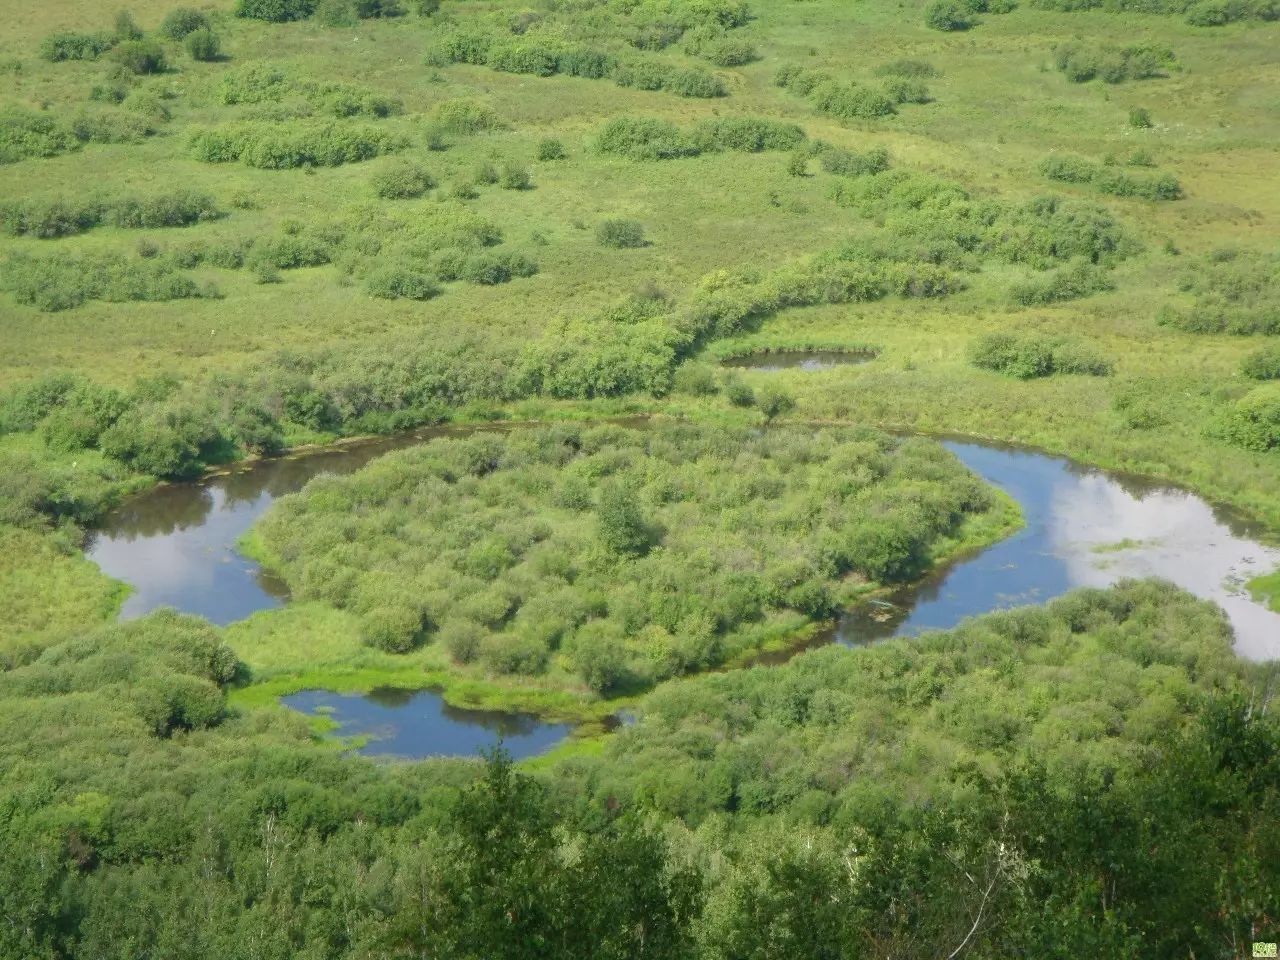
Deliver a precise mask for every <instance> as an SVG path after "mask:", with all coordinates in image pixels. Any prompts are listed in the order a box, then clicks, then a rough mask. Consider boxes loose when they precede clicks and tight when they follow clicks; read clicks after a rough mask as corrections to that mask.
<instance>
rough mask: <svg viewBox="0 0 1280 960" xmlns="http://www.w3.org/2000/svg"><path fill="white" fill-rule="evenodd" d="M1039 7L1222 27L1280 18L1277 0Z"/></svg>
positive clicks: (1068, 1) (1125, 0)
mask: <svg viewBox="0 0 1280 960" xmlns="http://www.w3.org/2000/svg"><path fill="white" fill-rule="evenodd" d="M1031 6H1033V7H1035V8H1037V9H1039V10H1060V11H1064V12H1074V11H1078V10H1099V9H1100V10H1106V11H1107V12H1110V13H1123V12H1128V11H1132V12H1135V13H1154V14H1177V15H1182V16H1185V18H1186V21H1187V23H1189V24H1191V25H1192V26H1196V27H1220V26H1223V25H1224V24H1227V23H1234V22H1235V21H1238V20H1276V19H1280V7H1277V6H1276V3H1275V0H1031Z"/></svg>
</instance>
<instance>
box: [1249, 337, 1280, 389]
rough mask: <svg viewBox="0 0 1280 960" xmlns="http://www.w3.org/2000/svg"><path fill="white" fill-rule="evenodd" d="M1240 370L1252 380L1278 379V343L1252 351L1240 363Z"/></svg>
mask: <svg viewBox="0 0 1280 960" xmlns="http://www.w3.org/2000/svg"><path fill="white" fill-rule="evenodd" d="M1240 372H1241V373H1243V374H1244V375H1245V376H1246V377H1249V378H1250V379H1252V380H1280V343H1273V344H1271V345H1270V346H1267V347H1263V348H1261V349H1260V350H1255V351H1253V353H1251V354H1249V355H1248V356H1247V357H1245V358H1244V361H1243V362H1242V363H1241V364H1240Z"/></svg>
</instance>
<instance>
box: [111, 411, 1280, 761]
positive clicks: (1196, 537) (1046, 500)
mask: <svg viewBox="0 0 1280 960" xmlns="http://www.w3.org/2000/svg"><path fill="white" fill-rule="evenodd" d="M495 428H496V429H509V427H506V428H503V427H498V426H496V427H495ZM450 432H452V433H454V434H455V435H456V434H457V433H458V431H447V430H430V431H422V432H420V433H417V434H412V435H405V436H399V437H395V438H389V439H385V440H378V441H372V442H369V443H361V444H354V445H351V446H345V447H340V448H337V449H331V450H326V451H323V452H320V453H316V454H311V455H305V456H299V457H294V458H287V459H279V460H266V461H262V462H260V463H256V464H254V465H252V466H249V467H246V468H245V469H242V470H239V471H237V472H233V473H230V474H227V475H225V476H219V477H214V478H211V479H209V480H206V481H202V482H200V483H192V484H174V485H171V486H166V487H160V488H157V489H155V490H153V491H151V492H149V493H146V494H144V495H142V496H139V497H136V498H133V499H132V500H130V501H129V502H128V503H126V504H124V505H123V506H121V507H120V508H119V509H117V510H115V511H114V512H112V513H111V514H110V515H108V516H107V517H106V518H105V520H104V522H103V524H102V527H101V529H100V530H99V531H98V532H97V533H96V534H95V536H94V538H93V541H92V543H91V545H90V547H89V550H88V553H89V556H90V557H91V558H92V559H93V560H95V561H97V563H98V564H99V565H100V566H101V567H102V568H103V570H104V571H106V572H107V573H108V574H110V575H111V576H113V577H116V578H118V579H120V580H123V581H125V582H126V583H129V584H131V585H132V586H133V588H134V592H133V594H132V595H131V596H130V597H129V598H128V600H127V601H126V602H125V605H124V609H123V611H122V614H121V615H122V616H123V617H137V616H141V615H142V614H144V613H146V612H148V611H150V610H154V609H156V608H157V607H161V606H172V607H175V608H177V609H179V610H183V611H186V612H189V613H196V614H200V615H201V616H204V617H207V618H208V619H209V620H211V621H213V622H214V623H219V624H226V623H231V622H232V621H235V620H239V619H242V618H243V617H246V616H248V615H249V614H251V613H253V612H254V611H257V610H263V609H268V608H271V607H276V606H279V605H280V604H282V603H284V602H285V601H286V600H287V599H288V591H287V590H286V589H285V586H284V584H283V583H280V582H279V581H277V580H276V579H274V578H273V577H271V576H269V575H267V574H265V573H264V572H263V571H262V570H260V569H259V568H258V566H257V565H256V564H254V563H253V562H251V561H249V560H247V559H246V558H244V557H242V556H240V555H239V554H238V553H237V551H236V547H235V545H236V541H237V539H238V538H239V537H240V536H241V535H242V534H243V533H244V532H245V531H246V530H248V529H249V527H250V526H252V524H253V522H254V520H256V519H257V518H258V517H259V516H261V515H262V513H263V512H264V511H265V510H266V509H267V508H268V507H269V506H270V505H271V503H272V502H273V501H274V500H275V499H276V498H277V497H280V496H283V495H284V494H287V493H292V492H294V491H296V490H299V489H301V487H302V486H303V485H304V484H305V483H306V482H307V481H308V480H310V479H311V478H312V477H314V476H317V475H318V474H321V473H350V472H351V471H353V470H356V469H358V468H359V467H361V466H363V465H364V464H366V463H368V462H369V461H370V460H372V459H373V458H375V457H378V456H381V455H382V454H384V453H386V452H388V451H390V450H393V449H397V448H399V447H405V446H410V445H413V444H416V443H421V442H423V440H425V439H429V438H430V437H432V436H440V435H444V434H448V433H450ZM946 446H947V447H948V448H949V449H950V450H951V451H952V452H953V453H955V454H956V456H958V457H959V458H960V459H961V460H962V461H964V463H965V464H966V465H967V466H968V467H969V468H970V469H971V470H973V471H974V472H975V473H977V474H979V475H980V476H982V477H983V478H984V479H986V480H987V481H988V482H990V483H992V484H994V485H996V486H998V487H1001V488H1002V489H1004V490H1005V491H1006V492H1008V493H1009V494H1010V495H1011V496H1012V497H1013V498H1014V499H1015V500H1017V501H1018V502H1019V503H1020V504H1021V505H1022V509H1023V512H1024V514H1025V516H1026V520H1027V525H1026V528H1025V529H1023V530H1021V531H1019V532H1018V533H1017V534H1015V535H1014V536H1012V537H1010V538H1009V539H1007V540H1004V541H1002V542H1001V543H998V544H996V545H995V546H993V547H991V548H989V549H987V550H984V551H982V552H980V553H978V554H977V555H975V556H972V557H967V558H964V559H961V560H959V561H957V562H955V563H953V564H952V565H950V566H949V567H946V568H945V569H942V570H939V571H936V572H935V573H934V574H933V575H932V576H930V577H929V578H927V579H926V580H925V581H923V582H922V583H919V584H916V585H914V586H912V587H908V588H904V589H902V590H900V591H898V592H897V593H896V594H895V595H893V596H891V597H890V598H889V602H887V603H885V604H883V605H875V606H872V607H869V608H863V609H859V610H856V611H852V612H850V613H848V614H846V615H845V616H844V617H842V618H841V620H840V621H839V623H838V624H837V625H836V627H835V628H834V629H833V630H832V631H831V637H832V638H833V639H835V640H838V641H840V642H843V643H865V642H868V641H873V640H878V639H883V638H886V637H890V636H896V635H903V634H914V633H918V632H920V631H921V630H925V629H930V628H946V627H951V626H954V625H955V624H957V623H959V622H960V621H961V620H963V619H965V618H966V617H969V616H973V615H976V614H980V613H984V612H986V611H988V610H996V609H1001V608H1005V607H1011V606H1016V605H1019V604H1026V603H1042V602H1044V601H1046V600H1049V599H1051V598H1052V597H1056V596H1058V595H1060V594H1062V593H1065V592H1066V591H1068V590H1070V589H1072V588H1074V587H1080V586H1106V585H1107V584H1110V583H1114V582H1115V581H1116V580H1118V579H1120V578H1122V577H1148V576H1157V577H1163V578H1165V579H1167V580H1171V581H1173V582H1174V583H1176V584H1178V585H1179V586H1181V587H1183V588H1185V589H1186V590H1188V591H1190V592H1191V593H1193V594H1195V595H1196V596H1199V597H1203V598H1205V599H1209V600H1214V601H1216V602H1217V603H1219V604H1220V605H1221V606H1222V607H1223V609H1225V610H1226V612H1227V614H1228V616H1229V617H1230V618H1231V622H1232V625H1233V626H1234V628H1235V632H1236V649H1237V650H1238V651H1239V652H1240V653H1241V654H1242V655H1244V656H1247V657H1251V658H1254V659H1271V658H1276V657H1280V614H1276V613H1272V612H1271V611H1269V610H1267V609H1266V608H1265V607H1263V606H1262V605H1260V604H1257V603H1255V602H1253V600H1252V599H1250V598H1249V596H1248V594H1247V593H1246V592H1244V591H1243V589H1242V587H1241V584H1242V582H1243V581H1244V580H1247V579H1249V578H1251V577H1253V576H1256V575H1257V574H1259V573H1265V572H1267V571H1268V570H1270V569H1273V568H1274V567H1276V566H1277V565H1280V551H1277V550H1274V549H1271V548H1267V547H1264V546H1261V545H1259V544H1258V543H1257V541H1256V539H1254V538H1255V537H1256V536H1257V531H1256V530H1255V529H1254V528H1252V527H1251V526H1250V525H1249V524H1247V523H1244V522H1242V521H1240V520H1238V519H1237V518H1234V517H1232V516H1230V515H1229V514H1227V513H1225V512H1223V511H1217V510H1215V509H1214V508H1212V507H1210V506H1209V505H1208V504H1206V503H1205V502H1204V501H1203V500H1201V499H1200V498H1199V497H1196V496H1194V495H1192V494H1189V493H1185V492H1182V491H1179V490H1172V489H1168V488H1165V487H1161V486H1158V485H1153V484H1150V483H1146V482H1143V481H1140V480H1135V479H1132V478H1127V477H1123V476H1117V475H1113V474H1107V473H1104V472H1102V471H1099V470H1093V469H1088V468H1084V467H1080V466H1078V465H1076V464H1073V463H1071V462H1070V461H1068V460H1063V459H1061V458H1057V457H1050V456H1045V455H1044V454H1039V453H1034V452H1029V451H1024V450H1017V449H1010V448H1005V447H1000V446H996V445H987V444H978V443H967V442H947V444H946ZM285 702H286V703H287V704H288V705H289V706H292V707H295V708H296V709H299V710H304V711H315V710H317V709H322V708H324V709H331V710H332V712H333V716H334V719H335V720H337V721H338V723H339V724H340V732H341V733H342V734H343V735H347V736H350V735H356V734H367V735H370V736H372V737H374V738H375V739H372V740H371V741H370V742H369V744H368V745H367V746H366V747H364V748H363V752H365V753H377V754H394V755H398V756H408V757H423V756H433V755H440V754H451V755H468V756H469V755H472V754H474V753H475V752H476V750H478V749H479V748H481V747H483V746H489V745H492V744H494V743H496V742H497V739H498V737H499V736H502V737H503V738H504V743H505V745H506V746H507V748H508V749H509V750H511V751H512V753H514V754H515V755H516V756H530V755H532V754H535V753H538V752H541V751H543V750H545V749H547V748H548V747H550V746H552V745H553V744H555V743H557V742H559V741H560V740H561V739H563V737H565V736H566V735H567V733H568V729H569V728H568V727H566V726H564V725H561V724H545V723H541V722H539V721H538V720H537V719H536V718H535V717H533V716H530V715H518V714H517V715H512V714H501V713H493V712H486V711H472V710H459V709H456V708H453V707H449V706H447V705H446V704H445V703H444V702H443V700H442V699H441V698H440V696H439V695H438V694H436V693H432V692H430V691H401V690H384V691H378V692H375V693H372V694H368V695H359V694H336V693H332V692H327V691H319V690H315V691H307V692H304V693H299V694H296V695H294V696H292V697H288V698H286V699H285Z"/></svg>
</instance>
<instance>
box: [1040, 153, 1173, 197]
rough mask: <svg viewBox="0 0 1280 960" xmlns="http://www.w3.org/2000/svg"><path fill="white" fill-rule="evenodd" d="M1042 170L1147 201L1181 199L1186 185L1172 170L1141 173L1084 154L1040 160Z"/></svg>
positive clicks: (1053, 177)
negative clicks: (1089, 157)
mask: <svg viewBox="0 0 1280 960" xmlns="http://www.w3.org/2000/svg"><path fill="white" fill-rule="evenodd" d="M1040 172H1041V173H1042V174H1044V176H1046V177H1048V178H1049V179H1050V180H1057V181H1060V182H1062V183H1084V184H1090V185H1091V186H1093V187H1094V188H1095V189H1096V190H1098V192H1100V193H1106V194H1110V195H1111V196H1114V197H1141V198H1142V199H1144V200H1178V199H1180V198H1181V197H1182V185H1181V184H1180V183H1179V182H1178V178H1177V177H1175V176H1173V175H1172V174H1168V173H1160V174H1139V173H1133V172H1132V171H1128V170H1121V169H1120V168H1118V167H1114V166H1109V165H1107V164H1103V163H1094V162H1093V161H1092V160H1086V159H1084V158H1083V157H1075V156H1056V155H1055V156H1049V157H1046V158H1045V159H1044V160H1042V161H1041V162H1040Z"/></svg>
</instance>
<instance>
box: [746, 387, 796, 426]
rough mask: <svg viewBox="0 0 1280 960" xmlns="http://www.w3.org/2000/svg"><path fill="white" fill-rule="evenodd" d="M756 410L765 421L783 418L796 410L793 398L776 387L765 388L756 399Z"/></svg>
mask: <svg viewBox="0 0 1280 960" xmlns="http://www.w3.org/2000/svg"><path fill="white" fill-rule="evenodd" d="M756 408H757V409H758V410H759V411H760V412H761V413H763V414H764V417H765V419H766V420H774V419H776V418H778V417H781V416H785V415H786V414H788V413H790V412H791V411H792V410H794V409H795V408H796V401H795V398H794V397H792V396H791V395H790V394H788V393H784V392H783V391H781V390H779V389H778V388H776V387H766V388H765V389H763V390H761V391H760V395H759V396H758V397H756Z"/></svg>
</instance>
